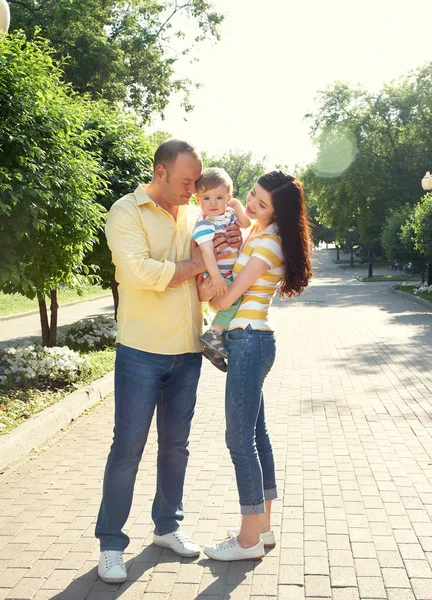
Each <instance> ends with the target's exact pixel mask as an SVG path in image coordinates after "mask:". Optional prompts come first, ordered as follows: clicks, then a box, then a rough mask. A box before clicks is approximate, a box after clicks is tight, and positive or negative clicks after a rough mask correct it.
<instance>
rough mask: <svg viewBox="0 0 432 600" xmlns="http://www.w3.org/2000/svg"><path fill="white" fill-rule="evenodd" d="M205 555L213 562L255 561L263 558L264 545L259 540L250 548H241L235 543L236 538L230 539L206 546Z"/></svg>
mask: <svg viewBox="0 0 432 600" xmlns="http://www.w3.org/2000/svg"><path fill="white" fill-rule="evenodd" d="M204 552H205V554H207V556H209V557H210V558H213V559H214V560H227V561H228V560H257V559H259V558H262V557H263V556H265V551H264V544H263V543H262V541H261V540H260V541H259V542H258V544H255V546H252V547H251V548H243V546H240V544H239V543H238V541H237V538H236V537H233V538H230V539H229V540H224V541H223V542H219V544H213V545H212V546H206V547H205V548H204Z"/></svg>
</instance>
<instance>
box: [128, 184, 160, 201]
mask: <svg viewBox="0 0 432 600" xmlns="http://www.w3.org/2000/svg"><path fill="white" fill-rule="evenodd" d="M134 193H135V198H136V203H137V205H138V206H141V205H143V204H148V203H149V202H151V203H152V204H154V205H155V206H157V204H156V202H155V201H154V200H152V199H151V198H150V196H149V195H148V194H147V186H146V185H145V184H142V183H140V185H139V186H138V187H137V189H136V190H135V192H134Z"/></svg>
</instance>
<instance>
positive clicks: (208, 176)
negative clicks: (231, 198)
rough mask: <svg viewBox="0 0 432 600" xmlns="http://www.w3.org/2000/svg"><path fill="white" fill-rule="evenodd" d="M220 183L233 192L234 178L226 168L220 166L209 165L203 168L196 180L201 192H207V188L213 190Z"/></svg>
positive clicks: (229, 192) (229, 191) (230, 192)
mask: <svg viewBox="0 0 432 600" xmlns="http://www.w3.org/2000/svg"><path fill="white" fill-rule="evenodd" d="M220 185H224V186H225V187H226V189H227V192H228V194H232V191H233V182H232V179H231V177H230V176H229V175H228V173H227V172H226V171H225V169H220V168H219V167H207V168H206V169H203V171H202V173H201V177H200V178H199V179H198V181H197V182H196V188H197V190H198V191H199V192H207V190H213V189H214V188H217V187H219V186H220Z"/></svg>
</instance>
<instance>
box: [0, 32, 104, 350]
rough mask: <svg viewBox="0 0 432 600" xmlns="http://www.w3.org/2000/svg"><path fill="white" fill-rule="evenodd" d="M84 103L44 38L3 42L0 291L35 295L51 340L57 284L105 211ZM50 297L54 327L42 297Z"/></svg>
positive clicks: (68, 278) (78, 269) (80, 269)
mask: <svg viewBox="0 0 432 600" xmlns="http://www.w3.org/2000/svg"><path fill="white" fill-rule="evenodd" d="M86 115H87V103H86V102H85V100H83V99H81V98H79V97H78V96H77V95H76V94H75V93H74V92H73V91H72V89H71V88H70V86H68V85H66V84H64V83H63V82H62V72H61V69H60V67H59V65H58V64H57V63H56V62H55V61H54V60H53V59H52V57H51V52H50V49H49V47H48V43H47V42H46V41H45V40H43V39H41V38H35V39H34V40H33V41H32V42H27V41H26V39H25V36H24V35H23V34H22V33H18V34H15V35H9V36H7V37H6V38H4V39H1V40H0V254H1V257H2V260H1V263H0V288H1V289H2V290H3V291H5V292H18V293H21V294H23V295H25V296H27V297H29V298H34V297H35V296H37V297H38V299H39V305H40V310H41V320H42V330H43V336H44V337H43V340H44V342H45V343H46V344H50V345H54V344H55V336H56V314H57V313H56V311H57V300H56V288H57V287H58V286H59V285H60V284H68V285H74V284H76V283H77V282H78V281H79V280H80V278H81V277H83V276H85V275H86V274H88V272H89V270H88V267H85V265H84V264H83V259H84V256H85V254H86V253H87V252H88V251H89V250H90V249H91V247H92V245H93V243H94V241H95V239H96V234H97V231H98V228H100V227H101V225H102V222H103V216H104V212H105V211H104V210H103V208H102V207H101V206H100V205H99V204H97V203H94V202H93V199H94V197H95V194H97V193H101V190H102V189H103V187H104V184H103V178H102V172H101V169H100V166H99V161H98V158H97V156H95V155H94V154H93V153H92V152H89V151H88V145H89V144H90V143H91V139H92V136H93V133H92V132H91V131H90V130H87V129H86V128H85V123H86ZM47 295H49V296H50V297H51V300H52V307H51V308H52V315H53V319H54V320H53V321H52V328H51V331H50V328H49V326H48V318H47V313H46V305H45V297H46V296H47Z"/></svg>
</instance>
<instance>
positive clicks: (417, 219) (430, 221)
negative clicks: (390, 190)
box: [413, 194, 432, 262]
mask: <svg viewBox="0 0 432 600" xmlns="http://www.w3.org/2000/svg"><path fill="white" fill-rule="evenodd" d="M413 231H414V236H415V238H414V239H415V243H416V248H417V249H418V250H419V251H420V252H423V254H424V255H425V256H426V258H427V259H428V260H429V261H430V262H432V194H427V195H426V196H424V197H423V198H422V200H421V201H420V202H419V203H418V204H417V205H416V207H415V210H414V219H413Z"/></svg>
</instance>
